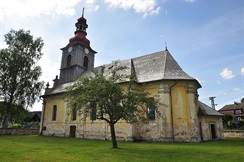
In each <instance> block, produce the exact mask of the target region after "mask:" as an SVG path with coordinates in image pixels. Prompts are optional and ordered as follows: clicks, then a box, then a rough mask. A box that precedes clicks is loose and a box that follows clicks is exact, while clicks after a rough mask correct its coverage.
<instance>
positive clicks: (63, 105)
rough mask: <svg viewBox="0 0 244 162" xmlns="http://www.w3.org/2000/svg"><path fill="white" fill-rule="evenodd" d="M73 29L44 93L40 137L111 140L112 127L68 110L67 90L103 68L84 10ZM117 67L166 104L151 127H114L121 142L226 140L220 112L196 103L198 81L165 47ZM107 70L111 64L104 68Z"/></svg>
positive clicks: (151, 120)
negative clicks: (97, 63) (97, 64)
mask: <svg viewBox="0 0 244 162" xmlns="http://www.w3.org/2000/svg"><path fill="white" fill-rule="evenodd" d="M75 26H76V31H75V32H74V37H73V38H71V39H70V40H69V43H68V44H67V46H65V47H64V48H62V49H61V50H62V60H61V67H60V75H59V77H58V76H56V78H55V79H54V80H53V82H54V83H53V86H52V87H50V85H49V84H47V86H46V89H45V93H44V94H43V95H42V98H43V109H42V121H41V128H40V133H41V134H42V135H46V136H63V137H77V138H89V139H101V140H107V139H108V140H110V139H111V137H110V128H109V125H108V124H107V123H106V122H105V121H101V120H98V119H96V115H95V116H94V115H91V116H88V117H87V119H86V120H85V121H81V116H80V114H79V113H78V112H72V111H71V109H70V108H69V107H68V99H67V97H66V95H65V93H66V92H67V87H69V86H70V85H72V83H74V82H75V81H76V80H77V79H78V78H79V77H80V76H82V75H89V73H91V71H92V69H94V68H99V67H94V60H95V55H96V53H97V52H96V51H95V50H93V49H92V48H91V46H90V41H89V40H88V39H87V38H86V36H87V32H86V29H87V28H88V25H87V20H86V19H85V18H84V11H83V14H82V17H80V18H79V19H78V20H77V22H76V23H75ZM119 63H120V65H123V66H126V67H128V69H126V70H124V71H123V73H125V74H132V73H133V74H135V78H136V79H135V84H136V85H138V86H140V88H141V89H143V90H144V91H145V92H149V93H150V94H151V95H152V96H158V97H159V101H160V103H162V104H160V105H159V106H158V111H159V112H160V115H157V114H156V112H155V110H154V111H152V110H151V109H150V107H149V108H148V114H147V115H148V122H147V123H134V124H130V123H127V122H125V121H119V122H118V123H116V124H115V129H116V137H117V139H118V140H125V141H136V140H144V141H171V142H174V141H180V142H199V141H203V140H213V139H223V124H222V114H220V113H219V112H217V111H215V110H214V109H212V108H211V107H209V106H207V105H205V104H204V103H202V102H200V101H199V100H198V89H199V88H201V85H200V83H199V82H198V81H197V80H196V79H195V78H193V77H191V76H189V75H188V74H187V73H185V72H184V71H183V70H182V68H181V67H180V66H179V64H178V63H177V62H176V60H175V59H174V58H173V56H172V55H171V54H170V52H169V51H168V50H167V49H166V50H164V51H159V52H154V53H151V54H147V55H144V56H140V57H136V58H131V59H127V60H122V61H120V62H119ZM109 66H111V64H108V65H105V67H107V68H108V67H109ZM118 84H120V83H118ZM123 84H127V83H123Z"/></svg>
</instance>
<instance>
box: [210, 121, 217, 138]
mask: <svg viewBox="0 0 244 162" xmlns="http://www.w3.org/2000/svg"><path fill="white" fill-rule="evenodd" d="M210 127H211V134H212V139H216V138H217V137H216V129H215V124H210Z"/></svg>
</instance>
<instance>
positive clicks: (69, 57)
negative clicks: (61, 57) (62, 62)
mask: <svg viewBox="0 0 244 162" xmlns="http://www.w3.org/2000/svg"><path fill="white" fill-rule="evenodd" d="M70 63H71V55H69V56H68V57H67V67H68V66H70Z"/></svg>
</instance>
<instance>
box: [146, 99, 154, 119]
mask: <svg viewBox="0 0 244 162" xmlns="http://www.w3.org/2000/svg"><path fill="white" fill-rule="evenodd" d="M150 100H151V101H150V103H149V104H148V105H147V117H148V120H155V107H154V105H153V104H152V102H154V98H150Z"/></svg>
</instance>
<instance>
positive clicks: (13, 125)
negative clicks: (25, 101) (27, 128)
mask: <svg viewBox="0 0 244 162" xmlns="http://www.w3.org/2000/svg"><path fill="white" fill-rule="evenodd" d="M21 126H22V125H21V124H18V123H14V124H8V127H9V128H21Z"/></svg>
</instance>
